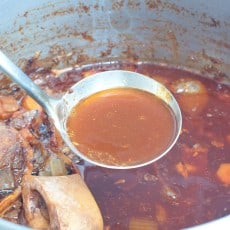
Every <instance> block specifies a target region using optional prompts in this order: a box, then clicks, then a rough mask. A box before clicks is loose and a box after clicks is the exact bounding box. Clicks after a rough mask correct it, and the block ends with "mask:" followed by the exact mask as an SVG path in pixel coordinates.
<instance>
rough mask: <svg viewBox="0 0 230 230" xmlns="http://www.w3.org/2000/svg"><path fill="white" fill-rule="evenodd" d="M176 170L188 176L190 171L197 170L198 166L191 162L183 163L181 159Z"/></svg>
mask: <svg viewBox="0 0 230 230" xmlns="http://www.w3.org/2000/svg"><path fill="white" fill-rule="evenodd" d="M176 170H177V172H178V173H180V174H181V175H182V176H183V177H185V178H186V177H188V175H189V173H191V172H195V171H196V167H195V166H193V165H191V164H186V163H182V162H181V161H180V162H178V163H177V164H176Z"/></svg>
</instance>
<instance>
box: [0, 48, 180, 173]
mask: <svg viewBox="0 0 230 230" xmlns="http://www.w3.org/2000/svg"><path fill="white" fill-rule="evenodd" d="M0 69H2V71H3V72H4V73H5V74H7V75H8V76H9V77H10V78H11V79H12V80H13V81H14V82H16V83H17V84H18V85H20V86H21V87H22V88H23V89H24V90H25V91H26V92H27V93H28V94H29V95H30V96H31V97H32V98H34V99H35V100H36V101H37V102H38V103H39V104H40V105H41V106H42V107H43V108H44V109H45V111H46V112H47V114H48V115H49V116H50V118H51V119H52V120H53V122H54V125H55V126H56V128H57V130H58V131H59V132H60V134H61V136H62V138H63V140H64V141H65V143H66V144H67V145H68V146H69V148H70V149H71V150H72V151H73V152H74V153H76V154H77V155H78V156H79V157H81V158H82V159H84V160H86V161H87V162H89V163H92V164H94V165H98V166H102V167H106V168H113V169H130V168H137V167H141V166H145V165H148V164H150V163H152V162H155V161H156V160H158V159H160V158H161V157H162V156H164V155H165V154H166V153H168V152H169V150H170V149H171V148H172V147H173V145H174V144H175V143H176V141H177V139H178V137H179V134H180V130H181V126H182V116H181V111H180V108H179V106H178V104H177V101H176V100H175V98H174V97H173V95H172V94H171V93H170V92H169V91H168V90H167V89H166V88H165V87H164V86H163V85H162V84H160V83H158V82H157V81H155V80H153V79H151V78H149V77H146V76H145V75H142V74H138V73H135V72H130V71H123V70H114V71H105V72H101V73H97V74H94V75H92V76H89V77H86V78H84V79H83V80H81V81H79V82H77V83H76V84H75V85H74V86H72V87H71V89H70V90H69V91H68V92H67V93H66V94H65V95H64V96H63V97H62V98H60V99H54V98H52V97H50V96H48V95H47V94H46V93H45V92H44V91H42V90H41V89H40V88H39V87H38V86H37V85H36V84H35V83H34V82H33V81H32V80H31V79H30V78H29V77H28V76H27V75H26V74H25V73H23V72H22V70H21V69H19V68H18V67H17V66H16V65H15V64H14V63H13V62H12V61H11V60H10V59H9V58H8V57H7V56H6V55H5V54H3V53H2V52H1V51H0ZM119 87H128V88H136V89H141V90H144V91H147V92H150V93H152V94H154V95H156V96H158V97H159V98H161V99H162V100H163V101H165V102H166V103H167V104H168V105H169V107H171V109H172V111H173V113H174V114H175V117H176V123H177V125H176V133H175V135H174V138H173V140H172V141H171V143H170V144H169V145H168V146H167V148H166V149H165V150H164V151H163V152H162V153H161V154H160V155H158V156H157V157H155V158H153V159H151V160H149V161H147V162H144V163H143V162H141V163H137V164H135V165H125V166H124V165H121V166H119V165H107V164H104V163H101V162H96V161H93V160H91V159H89V158H88V157H86V156H85V155H84V154H83V153H81V152H80V151H78V149H77V148H76V147H75V146H74V145H73V143H72V142H71V140H70V138H69V136H68V133H67V127H66V121H67V118H68V116H69V114H70V111H71V109H72V108H73V107H74V106H76V105H77V104H78V102H79V101H80V100H82V99H84V98H86V97H88V96H90V95H92V94H94V93H97V92H99V91H102V90H106V89H111V88H119Z"/></svg>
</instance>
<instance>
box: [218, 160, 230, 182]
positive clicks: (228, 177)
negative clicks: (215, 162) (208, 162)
mask: <svg viewBox="0 0 230 230" xmlns="http://www.w3.org/2000/svg"><path fill="white" fill-rule="evenodd" d="M216 175H217V177H218V178H219V180H220V181H221V182H222V183H224V184H226V185H230V163H222V164H220V166H219V168H218V170H217V172H216Z"/></svg>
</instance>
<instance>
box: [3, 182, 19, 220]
mask: <svg viewBox="0 0 230 230" xmlns="http://www.w3.org/2000/svg"><path fill="white" fill-rule="evenodd" d="M20 195H21V187H20V186H19V187H18V188H16V189H15V190H14V192H13V193H12V194H10V195H9V196H7V197H5V198H3V200H1V201H0V217H2V216H3V215H4V213H5V212H6V211H7V210H8V209H9V208H10V207H11V206H12V204H13V203H14V202H15V201H16V200H17V199H18V198H19V196H20Z"/></svg>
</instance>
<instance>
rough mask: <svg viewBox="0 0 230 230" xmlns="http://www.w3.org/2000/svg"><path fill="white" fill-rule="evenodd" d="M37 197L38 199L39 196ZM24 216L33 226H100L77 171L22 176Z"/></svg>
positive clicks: (86, 229) (83, 229)
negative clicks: (46, 175)
mask: <svg viewBox="0 0 230 230" xmlns="http://www.w3.org/2000/svg"><path fill="white" fill-rule="evenodd" d="M39 196H40V198H39ZM22 198H23V206H24V211H25V217H26V219H27V222H28V224H29V226H30V227H32V228H36V229H47V228H51V229H73V230H75V229H78V230H93V229H95V230H100V229H103V220H102V216H101V213H100V210H99V208H98V206H97V203H96V201H95V200H94V197H93V196H92V194H91V192H90V191H89V189H88V187H87V186H86V184H85V183H84V181H83V180H82V178H81V176H80V175H79V174H73V175H69V176H50V177H45V176H31V175H27V176H25V177H24V178H23V183H22Z"/></svg>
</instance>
